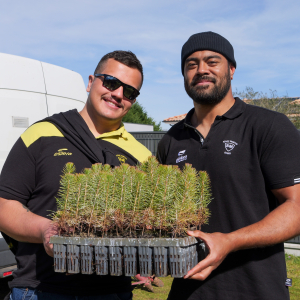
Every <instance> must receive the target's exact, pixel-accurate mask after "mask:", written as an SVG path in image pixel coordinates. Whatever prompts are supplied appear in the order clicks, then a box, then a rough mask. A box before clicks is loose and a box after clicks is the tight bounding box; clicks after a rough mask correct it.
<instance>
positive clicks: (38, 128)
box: [21, 122, 63, 148]
mask: <svg viewBox="0 0 300 300" xmlns="http://www.w3.org/2000/svg"><path fill="white" fill-rule="evenodd" d="M45 136H60V137H63V134H62V133H61V132H60V131H59V130H58V129H57V128H56V127H55V126H54V125H53V124H52V123H49V122H39V123H36V124H33V125H32V126H30V127H29V128H28V129H27V130H26V131H25V132H24V133H23V134H22V135H21V139H22V140H23V142H24V144H25V145H26V147H27V148H28V147H29V146H30V145H31V144H33V143H34V142H35V141H36V140H38V139H39V138H40V137H45Z"/></svg>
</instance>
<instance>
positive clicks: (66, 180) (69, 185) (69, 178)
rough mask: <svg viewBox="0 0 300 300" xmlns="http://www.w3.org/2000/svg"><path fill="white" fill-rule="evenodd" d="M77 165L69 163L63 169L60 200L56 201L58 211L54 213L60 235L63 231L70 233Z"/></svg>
mask: <svg viewBox="0 0 300 300" xmlns="http://www.w3.org/2000/svg"><path fill="white" fill-rule="evenodd" d="M75 171H76V170H75V165H74V164H73V163H67V164H66V165H65V167H64V169H63V173H62V175H61V180H60V189H59V191H58V198H57V199H56V203H57V211H56V212H55V213H54V216H53V220H54V222H55V223H57V224H58V227H59V235H61V232H62V231H68V230H69V226H68V224H67V223H68V222H67V220H68V212H69V203H70V202H71V201H72V198H73V197H74V186H75V185H76V184H75V175H74V173H75Z"/></svg>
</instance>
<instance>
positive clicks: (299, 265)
mask: <svg viewBox="0 0 300 300" xmlns="http://www.w3.org/2000/svg"><path fill="white" fill-rule="evenodd" d="M285 258H286V265H287V270H288V278H292V280H293V286H292V287H290V288H289V290H290V296H291V300H299V299H300V257H297V256H293V255H286V256H285ZM160 279H161V280H162V281H163V282H164V287H162V288H158V287H154V293H150V292H147V291H145V290H143V288H142V285H138V286H137V287H136V288H135V289H134V291H133V300H148V299H149V300H150V299H151V300H166V299H167V297H168V294H169V291H170V288H171V284H172V281H173V278H172V277H170V276H168V277H162V278H160Z"/></svg>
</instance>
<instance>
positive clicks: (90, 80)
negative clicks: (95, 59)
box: [86, 75, 95, 93]
mask: <svg viewBox="0 0 300 300" xmlns="http://www.w3.org/2000/svg"><path fill="white" fill-rule="evenodd" d="M94 79H95V77H94V76H93V75H90V76H89V82H88V85H87V87H86V91H87V92H88V93H89V92H90V91H91V87H92V84H93V82H94Z"/></svg>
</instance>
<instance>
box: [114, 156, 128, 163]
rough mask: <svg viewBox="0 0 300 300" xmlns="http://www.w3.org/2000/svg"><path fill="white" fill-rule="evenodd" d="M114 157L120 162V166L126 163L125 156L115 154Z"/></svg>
mask: <svg viewBox="0 0 300 300" xmlns="http://www.w3.org/2000/svg"><path fill="white" fill-rule="evenodd" d="M116 156H117V158H118V160H119V162H120V163H121V164H125V162H126V160H127V157H126V156H124V155H121V154H117V155H116Z"/></svg>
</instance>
